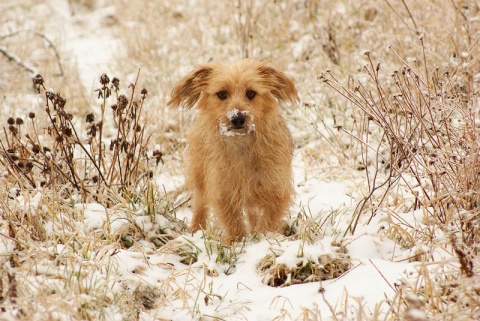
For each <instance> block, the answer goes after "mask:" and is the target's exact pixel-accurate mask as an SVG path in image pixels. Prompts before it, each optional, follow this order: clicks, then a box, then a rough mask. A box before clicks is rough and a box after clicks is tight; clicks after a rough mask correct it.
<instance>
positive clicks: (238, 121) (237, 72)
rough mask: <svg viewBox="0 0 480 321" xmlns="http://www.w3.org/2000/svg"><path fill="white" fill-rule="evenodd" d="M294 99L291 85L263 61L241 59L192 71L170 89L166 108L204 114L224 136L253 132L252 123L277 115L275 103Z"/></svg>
mask: <svg viewBox="0 0 480 321" xmlns="http://www.w3.org/2000/svg"><path fill="white" fill-rule="evenodd" d="M297 100H298V95H297V90H296V89H295V85H294V84H293V82H292V81H291V80H290V79H289V78H288V77H287V76H286V75H285V74H284V73H283V72H281V71H278V70H277V69H275V68H273V67H272V66H270V65H268V64H267V63H265V62H259V61H256V60H253V59H245V60H242V61H240V62H238V63H235V64H224V63H213V64H208V65H202V66H199V67H197V68H196V69H194V70H193V71H192V72H190V73H189V74H187V75H186V76H185V77H184V78H183V79H181V80H180V81H179V82H178V84H177V85H176V86H175V88H173V91H172V98H171V100H170V101H169V102H168V105H170V106H174V107H177V106H180V105H183V106H185V107H187V108H191V107H193V106H194V105H195V104H196V103H197V102H198V104H197V108H198V109H200V111H201V112H202V113H207V115H208V116H209V117H211V119H212V121H215V122H216V125H217V126H218V129H219V131H220V134H222V135H224V136H238V135H246V134H248V133H251V132H253V131H255V122H261V121H262V120H263V119H265V118H266V117H268V116H269V115H271V114H273V113H277V108H278V107H277V106H278V104H277V101H290V102H294V101H297Z"/></svg>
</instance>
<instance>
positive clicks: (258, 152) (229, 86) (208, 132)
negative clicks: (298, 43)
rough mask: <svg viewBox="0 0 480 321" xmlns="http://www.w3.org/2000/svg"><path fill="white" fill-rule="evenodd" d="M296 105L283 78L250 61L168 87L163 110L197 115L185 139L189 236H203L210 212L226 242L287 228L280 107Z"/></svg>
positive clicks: (212, 68) (289, 147)
mask: <svg viewBox="0 0 480 321" xmlns="http://www.w3.org/2000/svg"><path fill="white" fill-rule="evenodd" d="M298 100H299V98H298V94H297V90H296V88H295V85H294V83H293V82H292V80H291V79H290V78H289V77H287V76H286V75H285V74H284V73H283V72H281V71H279V70H277V69H276V68H274V67H273V66H271V65H269V64H268V63H266V62H264V61H257V60H254V59H245V60H241V61H239V62H237V63H233V64H227V63H220V62H218V63H211V64H206V65H201V66H198V67H197V68H195V69H194V70H192V71H191V72H190V73H188V74H187V75H186V76H185V77H183V78H182V79H181V80H180V81H179V82H178V83H177V84H176V85H175V87H174V88H173V90H172V94H171V100H170V101H169V102H168V103H167V104H168V105H169V106H171V107H178V106H184V107H186V108H192V107H194V106H195V105H196V108H197V109H198V115H197V118H196V120H195V121H194V123H193V126H192V127H191V130H190V132H189V134H188V138H187V145H188V146H187V156H188V157H187V158H188V160H187V164H188V166H187V173H186V187H187V188H188V189H190V190H191V191H192V192H193V198H192V200H193V219H192V222H191V226H190V230H191V232H192V233H193V232H196V231H198V230H201V229H207V219H208V215H209V212H210V210H212V211H213V214H214V215H215V217H216V218H217V219H218V221H219V223H220V224H221V226H222V227H223V228H224V232H225V234H223V237H224V239H225V240H226V241H227V242H229V243H231V242H233V241H239V240H241V239H242V238H243V237H244V236H246V234H247V231H249V232H250V233H267V232H282V228H285V227H286V223H285V222H284V220H283V217H284V216H285V215H286V214H287V212H288V210H289V207H290V206H291V204H292V202H293V196H294V188H293V175H292V156H293V141H292V136H291V133H290V131H289V130H288V127H287V124H286V122H285V120H284V118H283V117H282V116H281V115H280V113H279V102H282V101H287V102H290V103H295V102H297V101H298ZM244 216H246V218H247V219H246V220H245V218H244ZM246 221H248V230H247V224H246ZM282 223H283V224H282Z"/></svg>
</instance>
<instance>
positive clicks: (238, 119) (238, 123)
mask: <svg viewBox="0 0 480 321" xmlns="http://www.w3.org/2000/svg"><path fill="white" fill-rule="evenodd" d="M230 121H231V122H232V125H233V128H235V129H240V128H242V127H243V125H244V124H245V115H244V114H243V113H240V112H239V113H237V114H236V115H235V116H233V117H232V119H231V120H230Z"/></svg>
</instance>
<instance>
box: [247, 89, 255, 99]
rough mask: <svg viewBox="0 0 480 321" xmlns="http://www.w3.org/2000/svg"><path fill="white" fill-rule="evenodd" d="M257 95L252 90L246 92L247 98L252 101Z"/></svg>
mask: <svg viewBox="0 0 480 321" xmlns="http://www.w3.org/2000/svg"><path fill="white" fill-rule="evenodd" d="M256 95H257V93H256V92H254V91H253V90H248V91H247V98H248V99H250V100H252V99H253V98H255V96H256Z"/></svg>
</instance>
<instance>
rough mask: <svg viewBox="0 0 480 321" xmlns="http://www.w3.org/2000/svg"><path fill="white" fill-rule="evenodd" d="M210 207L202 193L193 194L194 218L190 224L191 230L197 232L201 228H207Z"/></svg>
mask: <svg viewBox="0 0 480 321" xmlns="http://www.w3.org/2000/svg"><path fill="white" fill-rule="evenodd" d="M207 218H208V207H207V205H206V203H205V199H204V197H203V196H202V195H198V194H195V195H194V196H193V219H192V224H191V225H190V231H191V232H192V233H195V232H196V231H199V230H206V229H207Z"/></svg>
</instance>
